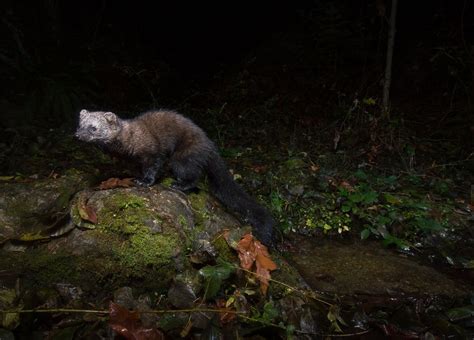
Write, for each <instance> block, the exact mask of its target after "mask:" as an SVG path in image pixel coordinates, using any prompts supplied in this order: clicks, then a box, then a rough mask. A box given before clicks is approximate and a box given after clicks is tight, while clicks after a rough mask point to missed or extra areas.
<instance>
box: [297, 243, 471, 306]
mask: <svg viewBox="0 0 474 340" xmlns="http://www.w3.org/2000/svg"><path fill="white" fill-rule="evenodd" d="M297 245H298V247H294V248H293V250H290V258H291V260H292V261H293V262H294V265H295V266H296V268H297V269H298V270H299V271H300V273H301V275H302V276H303V277H304V278H305V279H306V282H307V283H308V284H309V285H310V286H311V287H312V288H313V289H315V290H318V291H323V292H329V293H336V294H339V295H351V294H375V295H381V294H388V295H401V294H402V295H413V296H418V295H447V296H451V297H456V296H465V295H468V294H469V292H470V291H472V288H473V287H472V286H470V285H469V283H468V282H464V281H462V280H459V279H456V278H454V277H452V275H448V274H444V273H443V272H442V271H440V270H438V269H436V268H433V267H431V266H427V265H424V264H421V262H420V261H418V260H416V259H415V258H413V257H410V256H407V255H404V254H399V253H396V252H394V251H392V250H390V249H387V248H384V247H383V246H382V245H381V244H380V243H378V242H356V243H340V242H337V241H321V240H317V241H312V240H308V239H304V238H298V239H297Z"/></svg>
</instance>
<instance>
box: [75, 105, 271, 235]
mask: <svg viewBox="0 0 474 340" xmlns="http://www.w3.org/2000/svg"><path fill="white" fill-rule="evenodd" d="M76 136H77V137H78V138H79V139H81V140H84V141H86V142H92V143H95V144H97V145H99V146H101V147H103V148H104V149H106V150H107V151H109V152H112V153H114V154H118V155H121V156H127V157H131V158H132V159H134V160H135V161H136V162H138V163H139V164H140V165H141V167H142V177H141V179H140V180H138V181H137V182H138V183H139V184H140V185H145V186H149V185H152V184H153V183H154V182H155V179H156V178H157V177H158V176H159V175H161V174H160V173H159V172H160V171H161V170H162V168H163V165H164V163H167V164H168V165H169V167H170V169H171V171H172V173H173V176H174V178H175V182H174V183H173V187H174V188H176V189H179V190H182V191H188V190H190V189H193V188H195V187H196V184H197V182H198V181H199V179H200V178H201V177H202V175H203V174H207V176H208V178H209V182H210V189H211V192H212V193H213V194H214V195H215V196H216V197H217V198H218V199H219V200H220V201H221V202H222V203H223V204H224V205H226V206H227V207H228V208H230V209H231V210H233V211H235V212H237V213H238V214H239V215H240V216H241V217H242V218H243V219H244V220H245V221H247V222H249V223H250V224H252V225H253V226H254V227H255V232H256V234H257V236H258V237H259V239H260V240H261V241H262V242H264V243H266V244H271V243H272V235H273V225H274V220H273V218H272V217H271V215H270V214H269V213H268V211H267V210H266V209H264V208H263V207H261V206H260V205H258V204H257V203H256V202H255V201H254V200H253V199H252V198H251V197H250V196H249V195H248V194H247V193H246V192H245V191H243V189H242V188H241V187H240V186H239V185H238V184H237V183H235V182H234V181H233V179H232V177H231V176H230V174H229V172H228V170H227V168H226V166H225V164H224V161H223V160H222V158H221V157H220V156H219V153H218V151H217V148H216V147H215V145H214V143H213V142H212V141H211V140H210V139H209V138H208V137H207V136H206V134H205V132H204V131H203V130H202V129H201V128H199V127H198V126H197V125H196V124H194V123H193V122H192V121H191V120H190V119H188V118H186V117H184V116H182V115H180V114H178V113H176V112H173V111H165V110H159V111H150V112H146V113H143V114H141V115H140V116H138V117H136V118H134V119H130V120H125V119H120V118H119V117H117V116H116V115H115V114H114V113H112V112H101V111H98V112H89V111H86V110H82V111H81V113H80V121H79V128H78V129H77V131H76Z"/></svg>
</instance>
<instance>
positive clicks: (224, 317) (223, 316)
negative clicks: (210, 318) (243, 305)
mask: <svg viewBox="0 0 474 340" xmlns="http://www.w3.org/2000/svg"><path fill="white" fill-rule="evenodd" d="M216 305H217V308H219V309H221V312H219V315H220V317H219V320H220V321H221V323H222V324H226V323H229V322H231V321H233V320H235V318H236V314H235V313H232V312H231V309H230V308H229V306H227V301H226V300H224V299H217V301H216Z"/></svg>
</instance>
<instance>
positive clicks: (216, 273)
mask: <svg viewBox="0 0 474 340" xmlns="http://www.w3.org/2000/svg"><path fill="white" fill-rule="evenodd" d="M234 271H235V268H234V266H233V265H232V264H231V263H228V262H224V261H219V263H218V264H217V265H215V266H206V267H204V268H201V269H200V270H199V274H200V275H201V276H202V277H203V278H204V280H205V281H206V292H205V298H206V299H212V298H213V297H215V296H216V295H217V293H218V292H219V290H220V289H221V287H222V284H223V282H224V280H226V279H228V278H229V277H230V275H231V274H232V273H233V272H234Z"/></svg>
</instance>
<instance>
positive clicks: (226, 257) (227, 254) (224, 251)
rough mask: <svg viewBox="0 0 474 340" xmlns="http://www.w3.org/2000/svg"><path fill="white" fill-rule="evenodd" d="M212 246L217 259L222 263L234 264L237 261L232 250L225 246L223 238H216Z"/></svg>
mask: <svg viewBox="0 0 474 340" xmlns="http://www.w3.org/2000/svg"><path fill="white" fill-rule="evenodd" d="M212 245H213V246H214V248H215V249H216V251H217V254H219V255H218V257H219V259H221V260H223V261H224V262H230V263H235V262H236V261H237V256H236V253H235V251H234V250H232V248H231V247H229V245H228V244H227V241H226V240H225V239H224V237H222V236H221V237H217V238H215V239H214V240H213V242H212Z"/></svg>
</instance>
